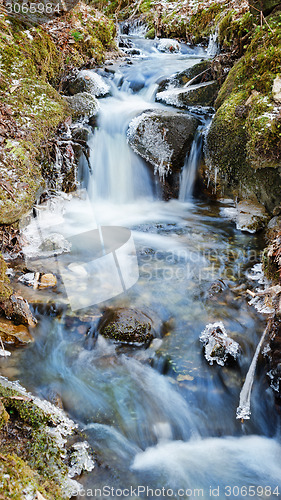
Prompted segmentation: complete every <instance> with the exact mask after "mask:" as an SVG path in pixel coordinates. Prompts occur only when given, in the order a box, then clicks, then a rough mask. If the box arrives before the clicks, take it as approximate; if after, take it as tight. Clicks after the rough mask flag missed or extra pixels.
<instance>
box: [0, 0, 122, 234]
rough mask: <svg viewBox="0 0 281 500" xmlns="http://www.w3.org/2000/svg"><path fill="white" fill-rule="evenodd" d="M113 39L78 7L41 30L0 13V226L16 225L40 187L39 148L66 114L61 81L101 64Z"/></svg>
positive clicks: (103, 24) (106, 24)
mask: <svg viewBox="0 0 281 500" xmlns="http://www.w3.org/2000/svg"><path fill="white" fill-rule="evenodd" d="M114 36H115V25H114V23H113V22H112V21H110V20H109V19H107V18H106V17H105V16H104V15H103V14H101V13H99V12H98V11H97V10H95V9H94V8H93V7H91V6H88V5H85V4H84V3H78V4H77V6H76V7H75V9H73V10H72V11H71V12H69V13H67V14H66V15H65V16H63V18H59V19H56V20H54V21H50V22H49V23H47V24H45V25H42V26H25V25H23V24H22V23H21V22H20V21H17V20H16V19H14V18H10V19H9V18H8V17H7V15H6V12H5V10H4V8H3V7H2V8H1V10H0V54H1V55H0V91H1V95H0V143H1V153H0V224H11V223H14V222H15V221H18V220H19V219H20V218H21V216H22V215H23V214H24V213H25V212H26V211H27V210H28V209H29V208H30V207H31V206H32V204H33V203H34V201H35V199H36V197H37V196H38V194H39V193H40V190H41V189H43V187H44V181H43V179H42V175H41V163H42V159H43V157H44V151H45V150H44V146H45V145H46V143H47V141H48V138H50V137H51V136H52V135H53V134H54V132H55V130H56V129H57V127H58V125H59V123H60V122H62V121H63V120H64V119H65V118H66V117H67V116H68V115H70V111H69V109H68V107H67V104H66V102H65V101H64V99H63V97H62V96H61V95H60V94H59V92H58V85H59V82H60V79H61V77H62V76H63V75H65V74H67V72H69V71H70V70H71V69H72V68H73V67H82V66H87V67H94V66H95V65H96V64H99V63H101V62H102V61H103V58H104V54H105V52H106V51H107V50H110V49H112V48H113V49H114V47H115V44H114Z"/></svg>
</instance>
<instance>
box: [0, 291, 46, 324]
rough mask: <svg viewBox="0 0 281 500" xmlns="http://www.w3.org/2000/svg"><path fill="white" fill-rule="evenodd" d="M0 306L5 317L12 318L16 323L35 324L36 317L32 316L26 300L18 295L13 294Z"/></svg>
mask: <svg viewBox="0 0 281 500" xmlns="http://www.w3.org/2000/svg"><path fill="white" fill-rule="evenodd" d="M0 308H1V309H2V311H3V313H4V314H5V316H6V318H8V319H12V320H13V322H14V323H15V324H16V325H28V326H32V327H33V326H35V325H36V323H37V320H36V318H35V317H34V316H33V314H32V312H31V310H30V308H29V305H28V302H27V300H25V299H23V298H22V297H20V296H19V295H16V294H13V295H11V297H10V298H9V299H8V300H6V301H4V302H2V303H1V304H0Z"/></svg>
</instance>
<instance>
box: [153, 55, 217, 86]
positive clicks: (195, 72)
mask: <svg viewBox="0 0 281 500" xmlns="http://www.w3.org/2000/svg"><path fill="white" fill-rule="evenodd" d="M210 69H211V62H210V61H208V60H206V61H200V62H199V63H197V64H195V65H194V66H192V67H191V68H187V69H185V70H184V71H180V72H178V73H175V74H174V75H172V76H170V77H169V78H165V79H164V80H162V81H161V82H160V83H159V86H158V92H163V91H164V90H167V89H169V88H173V87H183V86H184V85H185V84H186V83H187V82H189V81H190V80H191V79H192V78H195V77H196V76H199V75H201V77H202V76H203V75H202V73H203V72H204V78H205V81H208V80H212V76H211V75H209V74H208V70H210ZM200 81H201V80H200ZM194 83H200V82H197V80H195V81H194Z"/></svg>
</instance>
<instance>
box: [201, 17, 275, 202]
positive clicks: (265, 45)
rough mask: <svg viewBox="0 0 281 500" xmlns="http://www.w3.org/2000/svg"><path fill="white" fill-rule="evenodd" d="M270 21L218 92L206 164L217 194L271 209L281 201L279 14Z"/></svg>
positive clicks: (252, 41) (257, 29)
mask: <svg viewBox="0 0 281 500" xmlns="http://www.w3.org/2000/svg"><path fill="white" fill-rule="evenodd" d="M267 22H268V23H269V27H266V26H264V27H263V29H261V28H260V27H257V28H256V30H255V33H254V34H253V36H252V39H251V42H250V44H249V45H248V48H247V50H246V52H245V55H244V56H243V57H242V58H241V59H240V60H239V61H238V62H237V63H236V64H235V65H234V67H233V68H232V69H231V71H230V72H229V75H228V77H227V79H226V81H225V82H224V84H223V86H222V88H221V90H220V92H219V95H218V97H217V100H216V102H215V106H216V108H217V112H216V115H215V117H214V120H213V122H212V125H211V127H210V131H209V134H208V137H207V153H208V155H207V156H208V157H207V163H208V167H209V168H208V174H209V177H210V178H211V180H212V178H213V179H214V178H216V181H217V186H216V188H217V190H218V192H220V191H222V190H224V192H225V193H228V194H231V195H233V196H241V195H242V196H243V197H245V194H246V195H247V196H250V197H253V196H254V197H256V199H257V200H258V201H259V202H261V203H263V204H265V206H266V208H267V209H268V210H269V211H272V210H273V208H274V207H275V206H276V205H277V204H279V203H280V201H281V178H280V167H281V132H280V127H281V122H280V117H281V110H280V107H279V106H278V105H277V104H276V103H275V102H274V100H273V96H272V88H273V82H274V80H275V78H276V75H277V74H278V72H279V71H280V65H281V29H280V26H281V24H280V14H278V13H276V14H273V15H272V16H270V17H269V18H268V20H267Z"/></svg>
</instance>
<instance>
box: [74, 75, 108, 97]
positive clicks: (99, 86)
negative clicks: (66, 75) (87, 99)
mask: <svg viewBox="0 0 281 500" xmlns="http://www.w3.org/2000/svg"><path fill="white" fill-rule="evenodd" d="M68 90H69V93H70V94H71V95H75V94H80V93H81V92H88V93H89V94H91V95H93V96H95V97H101V96H105V95H107V94H108V93H109V91H110V87H109V85H108V84H107V83H106V82H105V80H104V79H103V78H102V77H101V76H100V75H98V74H97V73H94V71H90V70H87V69H83V70H82V71H79V73H78V75H77V76H76V77H75V78H74V79H73V80H71V81H70V83H69V86H68Z"/></svg>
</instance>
